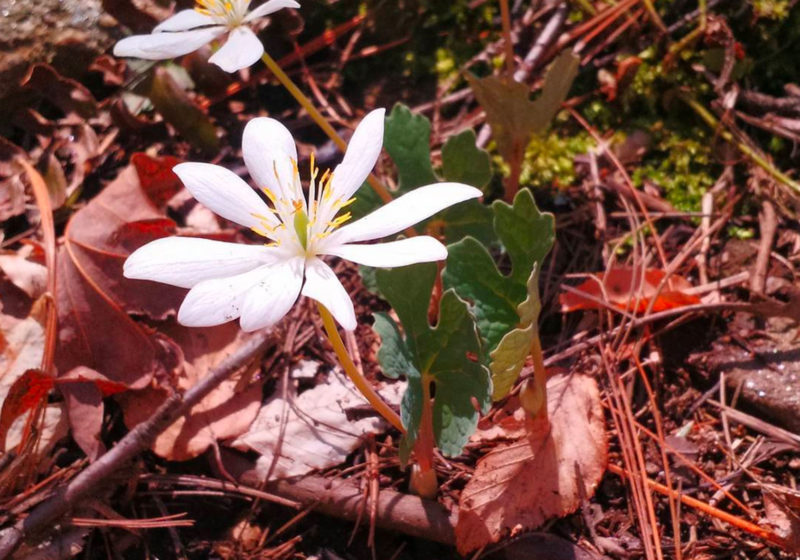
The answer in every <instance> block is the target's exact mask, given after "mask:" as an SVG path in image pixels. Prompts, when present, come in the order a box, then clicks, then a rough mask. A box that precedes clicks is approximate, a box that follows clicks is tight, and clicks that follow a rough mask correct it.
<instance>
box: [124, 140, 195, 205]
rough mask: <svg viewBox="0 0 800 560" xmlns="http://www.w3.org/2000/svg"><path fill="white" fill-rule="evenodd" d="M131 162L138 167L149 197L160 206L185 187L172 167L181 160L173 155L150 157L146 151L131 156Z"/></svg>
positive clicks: (138, 172) (143, 186)
mask: <svg viewBox="0 0 800 560" xmlns="http://www.w3.org/2000/svg"><path fill="white" fill-rule="evenodd" d="M131 163H132V164H133V166H134V167H135V168H136V173H137V175H138V176H139V184H140V185H141V187H142V190H144V192H145V194H146V195H147V197H148V198H149V199H150V200H151V201H152V202H153V204H155V205H156V206H158V207H159V208H161V207H163V206H165V205H166V204H167V201H168V200H169V199H170V198H172V197H173V196H174V195H175V194H176V193H177V192H178V191H180V190H181V188H183V183H181V180H180V179H179V178H178V176H177V175H175V173H174V172H173V171H172V168H173V167H175V166H176V165H178V164H179V163H181V160H179V159H178V158H175V157H172V156H163V157H158V158H154V157H150V156H149V155H147V154H144V153H141V152H140V153H136V154H133V155H132V156H131Z"/></svg>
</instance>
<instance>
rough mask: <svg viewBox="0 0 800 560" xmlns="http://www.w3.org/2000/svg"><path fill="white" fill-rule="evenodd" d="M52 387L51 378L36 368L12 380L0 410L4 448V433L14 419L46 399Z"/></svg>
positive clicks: (0, 439)
mask: <svg viewBox="0 0 800 560" xmlns="http://www.w3.org/2000/svg"><path fill="white" fill-rule="evenodd" d="M52 388H53V378H52V377H50V376H48V375H45V374H43V373H42V372H41V371H40V370H37V369H29V370H27V371H26V372H25V373H23V374H22V375H21V376H20V377H18V378H17V380H16V381H14V383H13V384H12V385H11V387H10V388H9V390H8V394H7V395H6V398H5V400H4V401H3V408H2V411H0V444H2V448H3V449H4V450H5V447H6V434H8V430H9V429H10V428H11V424H13V423H14V420H16V419H17V418H19V417H20V416H21V415H22V414H24V413H26V412H27V411H29V410H32V409H34V408H35V407H36V406H37V405H38V404H39V403H40V402H42V401H43V400H44V399H46V398H47V393H49V392H50V389H52Z"/></svg>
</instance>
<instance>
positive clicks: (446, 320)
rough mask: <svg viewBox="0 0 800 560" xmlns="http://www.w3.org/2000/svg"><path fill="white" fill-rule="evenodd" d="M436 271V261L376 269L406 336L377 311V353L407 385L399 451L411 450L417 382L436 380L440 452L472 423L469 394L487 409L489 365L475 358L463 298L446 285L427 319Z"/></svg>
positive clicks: (453, 451) (461, 441)
mask: <svg viewBox="0 0 800 560" xmlns="http://www.w3.org/2000/svg"><path fill="white" fill-rule="evenodd" d="M436 274H437V266H436V264H435V263H425V264H420V265H414V266H406V267H400V268H395V269H389V270H378V271H377V273H376V277H377V283H378V287H379V288H380V291H381V293H382V294H383V295H384V297H385V298H386V299H387V300H388V301H389V303H390V304H391V305H392V307H393V308H394V310H395V312H396V313H397V315H398V317H399V318H400V321H401V323H402V325H403V331H404V333H405V336H403V335H401V334H400V331H399V329H398V328H397V326H396V325H394V324H393V323H391V322H390V320H389V319H388V317H387V316H385V315H380V314H378V315H376V323H375V325H376V326H375V328H376V331H377V332H378V334H379V335H380V336H381V339H382V341H383V344H382V347H381V351H379V353H378V359H379V360H380V362H381V365H382V366H383V367H384V369H385V370H386V371H388V372H390V373H389V375H393V374H398V373H400V371H399V368H406V371H405V372H403V373H404V374H405V375H406V377H407V378H408V384H409V385H408V390H407V392H406V394H405V395H404V397H403V404H402V416H403V423H404V425H405V426H406V429H407V430H408V435H407V437H406V441H405V442H404V443H403V445H402V448H403V449H404V450H405V451H404V453H407V452H408V451H410V449H411V447H412V446H413V441H414V439H415V438H416V431H417V429H418V428H419V421H420V418H421V415H422V384H423V383H424V382H426V381H428V380H431V381H433V383H434V384H435V398H434V404H433V431H434V437H435V439H436V444H437V446H438V447H439V449H440V450H441V451H442V453H444V454H445V455H447V456H451V457H452V456H456V455H459V454H460V453H461V450H462V449H463V447H464V445H465V444H466V442H467V440H468V439H469V436H470V435H471V434H472V433H473V432H474V431H475V427H476V426H477V422H478V412H477V411H476V410H475V407H474V406H473V404H472V402H473V399H475V400H476V401H477V402H478V405H479V406H480V408H481V410H483V411H488V407H489V404H490V403H491V382H490V379H489V373H488V370H487V369H486V368H485V367H484V366H483V365H482V364H481V363H479V362H478V360H477V356H479V354H480V349H481V345H480V339H479V337H478V333H477V330H476V328H475V319H474V317H473V316H472V314H471V313H470V312H469V309H468V308H467V304H466V302H464V301H463V300H462V299H460V298H459V297H458V296H457V295H456V294H455V292H454V291H452V290H448V291H447V292H445V293H444V295H443V296H442V299H441V302H440V304H439V321H438V323H437V324H436V326H435V327H432V326H431V325H430V324H429V323H428V305H429V302H430V294H431V292H432V290H433V285H434V282H435V279H436ZM401 344H402V347H403V348H405V349H404V350H403V349H401V346H400V345H401ZM383 345H386V350H385V351H384V348H383ZM395 354H396V355H395ZM409 358H410V363H409V362H408V359H409Z"/></svg>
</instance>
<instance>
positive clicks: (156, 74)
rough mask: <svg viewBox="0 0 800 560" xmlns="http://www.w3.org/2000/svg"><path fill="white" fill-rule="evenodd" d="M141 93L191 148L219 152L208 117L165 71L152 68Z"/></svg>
mask: <svg viewBox="0 0 800 560" xmlns="http://www.w3.org/2000/svg"><path fill="white" fill-rule="evenodd" d="M140 93H142V94H143V95H146V96H147V98H148V99H150V101H151V102H152V103H153V106H154V107H155V108H156V109H157V110H158V112H159V113H161V116H162V117H164V120H165V121H167V122H168V123H169V124H171V125H172V126H174V127H175V129H176V130H177V131H178V132H179V133H180V134H181V135H182V136H183V137H184V138H185V139H186V140H188V141H189V142H190V143H191V144H192V145H193V146H194V147H196V148H198V149H200V150H203V151H205V152H209V153H215V152H216V151H217V150H218V149H219V138H218V137H217V129H216V128H215V127H214V125H213V124H212V123H211V120H210V119H209V117H208V115H206V114H205V113H204V112H203V111H202V109H200V107H198V106H197V105H196V104H195V103H194V102H193V101H192V99H191V98H190V97H189V95H188V94H187V93H186V91H184V90H183V89H182V88H181V86H180V85H179V84H178V82H177V81H176V80H175V79H174V78H173V77H172V75H170V73H169V71H168V70H167V69H166V68H164V67H161V66H157V67H155V68H154V69H153V73H152V76H151V77H150V78H149V79H148V80H147V81H146V82H145V83H144V84H143V86H142V90H141V92H140Z"/></svg>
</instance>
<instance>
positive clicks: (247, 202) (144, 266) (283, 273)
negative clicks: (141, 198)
mask: <svg viewBox="0 0 800 560" xmlns="http://www.w3.org/2000/svg"><path fill="white" fill-rule="evenodd" d="M383 121H384V110H383V109H378V110H376V111H373V112H371V113H370V114H369V115H367V116H366V117H365V118H364V120H362V121H361V123H360V124H359V125H358V128H357V129H356V131H355V133H354V134H353V138H352V140H351V141H350V145H349V146H348V148H347V153H346V154H345V156H344V159H343V161H342V163H340V164H339V165H338V166H337V167H336V169H335V170H334V171H333V173H329V172H327V171H326V172H325V173H324V174H322V175H319V170H318V169H316V168H315V167H314V162H313V158H312V162H311V180H310V183H309V186H308V190H309V194H308V199H306V198H305V196H304V195H303V189H302V186H301V184H300V177H299V174H298V172H297V149H296V147H295V144H294V140H293V139H292V136H291V134H290V133H289V131H288V130H287V129H286V128H285V127H284V126H283V125H282V124H280V123H279V122H278V121H276V120H274V119H269V118H256V119H253V120H251V121H250V122H249V123H248V124H247V126H246V127H245V129H244V137H243V139H242V152H243V154H244V161H245V164H246V165H247V168H248V170H249V171H250V175H251V176H252V177H253V179H254V180H255V182H256V183H257V184H258V186H259V187H260V188H261V190H262V191H263V192H264V194H266V196H267V198H268V199H269V200H270V202H271V203H272V207H269V206H267V204H266V203H265V202H264V201H263V200H262V199H261V198H260V197H259V196H258V194H256V191H254V190H253V189H252V188H250V186H248V185H247V183H245V182H244V180H242V179H241V178H239V177H238V176H237V175H236V174H234V173H233V172H232V171H229V170H227V169H225V168H224V167H220V166H217V165H211V164H208V163H181V164H179V165H176V166H175V168H174V171H175V173H176V174H177V175H178V176H179V177H180V178H181V180H182V181H183V184H184V185H185V186H186V188H188V189H189V191H190V192H191V193H192V195H193V196H194V197H195V198H196V199H197V200H198V201H200V202H201V203H202V204H204V205H206V206H207V207H208V208H210V209H211V210H213V211H214V212H216V213H217V214H219V215H220V216H222V217H223V218H226V219H228V220H231V221H234V222H236V223H239V224H241V225H243V226H246V227H248V228H251V229H252V230H253V231H255V232H256V233H258V234H260V235H262V236H263V237H265V238H267V239H268V240H269V241H268V242H267V243H266V244H264V245H241V244H235V243H225V242H221V241H212V240H209V239H199V238H184V237H168V238H163V239H158V240H156V241H153V242H151V243H148V244H147V245H145V246H143V247H141V248H139V249H138V250H136V251H135V252H134V253H133V254H132V255H131V256H130V257H128V260H127V261H125V267H124V273H125V276H126V277H127V278H138V279H144V280H154V281H157V282H164V283H166V284H172V285H174V286H180V287H183V288H191V289H190V290H189V293H188V294H187V296H186V299H185V300H184V301H183V304H182V305H181V307H180V310H179V311H178V321H179V322H180V323H182V324H183V325H186V326H195V327H207V326H212V325H218V324H221V323H225V322H227V321H231V320H233V319H236V318H239V321H240V324H241V327H242V329H244V330H245V331H253V330H256V329H260V328H263V327H267V326H270V325H273V324H275V323H276V322H277V321H279V320H280V319H281V318H282V317H283V316H284V315H286V313H287V312H288V311H289V309H291V307H292V305H293V304H294V302H295V301H296V300H297V298H298V296H299V295H301V294H302V295H304V296H308V297H310V298H313V299H315V300H317V301H318V302H320V303H321V304H322V305H324V306H325V307H326V308H327V309H328V310H329V311H330V312H331V314H332V315H333V316H334V317H335V318H336V320H337V321H338V322H339V323H340V324H341V325H342V327H344V328H345V329H347V330H353V329H355V327H356V317H355V312H354V310H353V303H352V302H351V301H350V297H349V296H348V294H347V292H346V291H345V289H344V287H343V286H342V284H341V282H339V279H338V278H336V275H335V274H334V272H333V270H331V268H330V267H329V266H328V265H327V264H325V262H323V260H322V259H321V258H320V257H322V256H324V255H332V256H337V257H341V258H344V259H347V260H350V261H353V262H356V263H360V264H363V265H367V266H375V267H395V266H405V265H409V264H413V263H419V262H430V261H437V260H442V259H445V258H447V249H445V247H444V245H442V244H441V243H440V242H439V241H437V240H436V239H434V238H433V237H429V236H418V237H411V238H408V239H401V240H399V241H389V242H387V243H377V244H367V245H365V244H361V243H359V242H361V241H369V240H373V239H380V238H382V237H386V236H388V235H392V234H395V233H398V232H400V231H403V230H404V229H406V228H407V227H409V226H411V225H413V224H416V223H417V222H419V221H421V220H424V219H426V218H428V217H430V216H432V215H433V214H435V213H436V212H439V211H440V210H442V209H444V208H447V207H448V206H451V205H453V204H456V203H458V202H462V201H465V200H468V199H472V198H477V197H479V196H481V191H479V190H478V189H476V188H474V187H469V186H467V185H462V184H459V183H437V184H434V185H428V186H425V187H420V188H418V189H414V190H413V191H411V192H409V193H407V194H405V195H403V196H401V197H399V198H397V199H395V200H393V201H392V202H390V203H388V204H386V205H385V206H383V207H381V208H379V209H378V210H376V211H375V212H373V213H371V214H369V215H368V216H366V217H364V218H362V219H360V220H357V221H355V222H353V223H351V224H347V225H343V224H344V223H345V222H347V221H348V219H349V218H350V214H349V212H344V213H341V212H340V211H341V210H342V209H343V208H345V207H346V206H348V205H349V204H350V203H351V202H352V201H353V200H355V199H354V198H352V196H353V194H354V193H355V192H356V190H358V188H359V187H360V186H361V185H362V184H363V183H364V181H365V180H366V178H367V176H368V175H369V173H370V172H371V170H372V168H373V167H374V166H375V162H376V160H377V159H378V155H379V154H380V151H381V145H382V141H383ZM340 226H341V227H340Z"/></svg>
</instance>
